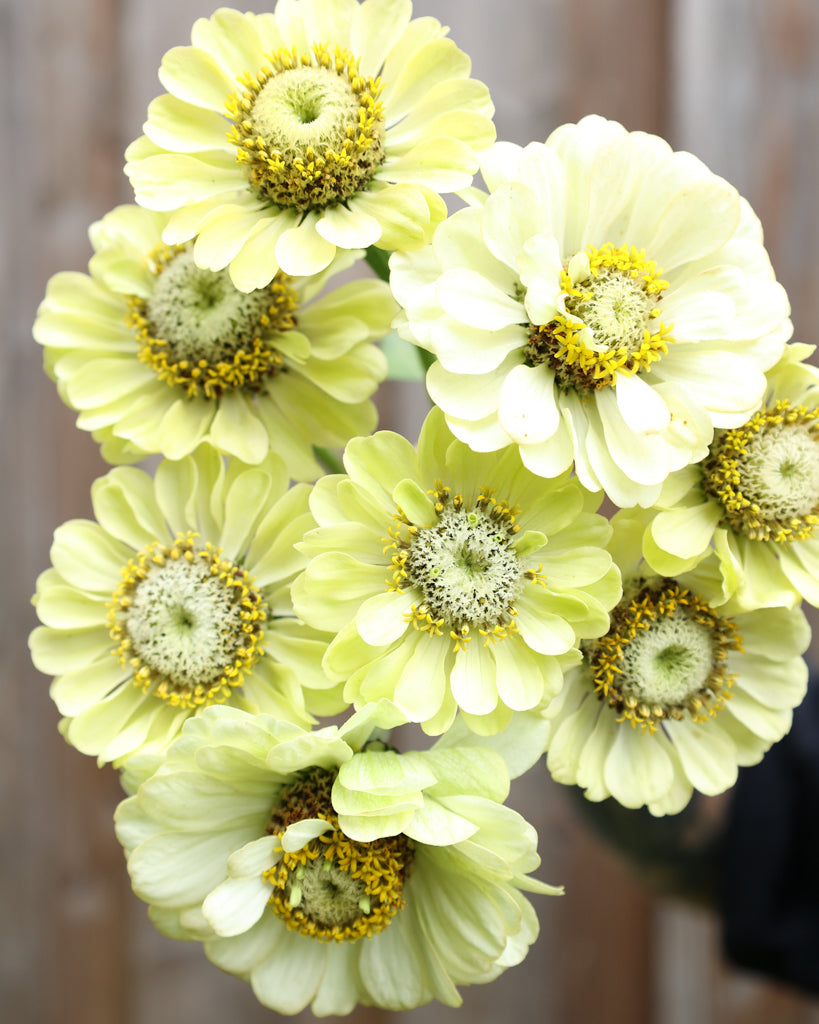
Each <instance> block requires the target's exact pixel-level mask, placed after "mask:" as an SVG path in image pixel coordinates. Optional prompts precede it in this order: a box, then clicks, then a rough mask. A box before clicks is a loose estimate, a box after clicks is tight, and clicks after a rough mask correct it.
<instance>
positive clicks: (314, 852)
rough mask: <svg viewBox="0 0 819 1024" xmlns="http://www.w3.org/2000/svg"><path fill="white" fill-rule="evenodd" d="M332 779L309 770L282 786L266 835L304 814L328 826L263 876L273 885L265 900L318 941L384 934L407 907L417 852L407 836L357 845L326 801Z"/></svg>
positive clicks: (322, 771)
mask: <svg viewBox="0 0 819 1024" xmlns="http://www.w3.org/2000/svg"><path fill="white" fill-rule="evenodd" d="M335 777H336V772H335V771H329V770H327V769H325V768H311V769H309V770H308V771H306V772H304V773H303V774H302V776H301V778H299V780H298V781H297V782H294V783H293V784H292V785H290V786H286V787H285V788H284V789H283V790H282V791H281V793H280V794H279V802H278V804H277V805H276V807H275V808H274V810H273V813H272V815H271V818H270V824H269V825H268V828H267V831H268V833H270V834H272V835H280V834H281V833H283V832H284V831H285V829H286V828H287V827H288V826H289V825H292V824H294V823H295V822H297V821H302V820H304V819H305V818H323V819H324V820H326V821H328V822H329V823H330V824H331V825H332V826H333V828H332V830H329V831H328V832H326V833H324V835H321V836H319V837H318V838H317V839H313V840H311V841H310V842H309V843H307V845H306V846H303V847H302V849H300V850H297V851H296V852H294V853H285V854H284V855H283V857H282V859H281V860H280V861H279V863H278V864H276V866H275V867H273V868H271V869H270V870H268V871H265V872H264V876H263V877H264V878H265V879H266V880H267V881H268V882H270V884H271V885H272V886H273V894H272V895H271V897H270V900H269V904H268V905H269V906H270V908H271V910H272V911H273V913H274V914H276V916H277V917H280V918H281V919H282V920H283V921H284V923H285V924H286V925H287V927H288V928H290V929H292V930H293V931H298V932H301V933H302V935H307V936H309V937H310V938H313V939H319V940H321V941H323V942H328V941H330V940H331V939H334V940H335V941H337V942H355V941H356V940H357V939H361V938H363V937H364V936H372V935H377V934H378V932H381V931H383V930H384V929H385V928H386V927H387V925H388V924H389V923H390V921H391V920H392V918H393V917H394V916H395V915H396V914H397V913H398V911H399V910H401V908H402V907H403V906H404V905H405V900H404V896H403V889H404V883H405V882H406V880H407V877H408V875H409V870H410V867H411V865H412V860H413V857H414V849H413V845H412V841H411V840H410V839H408V838H407V837H406V836H404V835H397V836H390V837H387V838H385V839H376V840H374V841H373V842H371V843H359V842H354V841H353V840H352V839H348V838H347V837H346V836H345V835H344V833H343V832H341V831H339V828H338V818H337V817H336V815H335V812H334V811H333V805H332V802H331V799H330V794H331V791H332V787H333V782H334V780H335Z"/></svg>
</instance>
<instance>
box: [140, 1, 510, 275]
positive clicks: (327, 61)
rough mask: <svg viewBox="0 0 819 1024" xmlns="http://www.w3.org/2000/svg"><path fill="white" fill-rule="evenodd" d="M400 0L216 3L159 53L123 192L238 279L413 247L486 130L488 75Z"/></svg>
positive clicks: (486, 141) (468, 172)
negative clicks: (245, 8)
mask: <svg viewBox="0 0 819 1024" xmlns="http://www.w3.org/2000/svg"><path fill="white" fill-rule="evenodd" d="M411 15H412V4H411V3H410V0H365V2H364V3H358V2H357V0H279V3H278V4H277V5H276V9H275V11H274V12H273V13H272V14H259V15H253V14H240V13H239V12H238V11H234V10H230V9H229V8H221V9H219V10H218V11H216V13H215V14H214V15H213V16H212V17H211V18H209V19H204V18H202V19H200V20H198V21H197V22H196V23H195V24H194V26H193V31H192V33H191V39H192V42H193V46H187V47H184V46H180V47H176V48H174V49H173V50H170V51H169V52H168V53H167V54H166V55H165V57H164V59H163V61H162V66H161V68H160V71H159V77H160V80H161V81H162V84H163V85H164V86H165V88H166V89H167V90H168V92H167V94H166V95H164V96H161V97H159V98H158V99H156V100H155V101H154V102H153V103H152V104H151V105H150V107H149V109H148V120H147V122H146V124H145V126H144V131H145V136H143V137H142V138H140V139H138V140H137V141H136V142H135V143H134V144H133V145H132V146H131V147H130V148H129V149H128V152H127V154H126V158H127V160H128V164H127V165H126V168H125V170H126V173H127V174H128V175H129V176H130V178H131V183H132V185H133V186H134V191H135V192H136V197H137V202H139V203H140V204H142V205H144V206H147V207H148V208H149V209H154V210H168V211H174V212H173V214H172V216H171V219H170V222H169V224H168V226H167V228H166V229H165V232H164V239H165V241H166V242H167V243H169V244H171V245H176V244H179V243H180V242H184V241H187V240H188V239H191V238H193V237H194V236H198V237H197V241H196V245H195V247H194V258H195V260H196V262H197V264H198V265H199V266H201V267H207V268H209V269H211V270H221V269H222V268H223V267H226V266H228V265H230V274H231V277H232V278H233V281H234V282H235V284H236V286H237V287H238V288H240V289H241V290H242V291H251V290H253V289H256V288H262V287H264V286H265V285H267V284H268V283H269V282H270V281H271V280H272V278H273V276H274V274H275V273H276V272H277V270H282V271H284V272H285V273H287V274H292V275H296V276H302V275H307V274H316V273H318V272H319V271H321V270H323V269H324V268H325V267H326V266H328V265H329V263H330V261H331V260H332V259H333V256H334V255H335V252H336V248H337V247H338V248H341V249H358V248H364V247H366V246H369V245H377V246H379V247H381V248H384V249H398V248H400V249H413V248H418V247H420V246H421V245H423V244H424V243H425V242H426V241H428V240H429V237H430V234H431V231H432V229H433V228H434V226H435V225H436V224H437V223H438V222H440V221H441V220H442V219H443V218H444V217H445V216H446V207H445V205H444V203H443V200H441V198H440V196H439V195H438V193H441V192H451V191H454V190H455V189H459V188H465V187H466V186H468V185H470V184H471V181H472V176H473V174H474V173H475V172H476V171H477V168H478V164H477V159H476V155H475V153H476V150H479V149H483V148H485V147H487V146H489V145H491V143H492V142H493V141H494V137H495V132H494V126H493V125H492V122H491V120H490V119H491V116H492V113H493V107H492V103H491V100H490V98H489V93H488V91H487V89H486V86H484V85H482V84H481V83H480V82H476V81H474V80H472V79H470V78H469V72H470V61H469V58H468V57H467V56H466V54H464V53H462V52H461V51H460V50H459V49H458V48H457V47H456V46H455V44H454V43H452V42H451V41H450V40H448V39H446V38H445V36H446V32H447V29H446V28H444V27H443V26H441V24H440V23H439V22H438V21H436V20H435V19H434V18H418V19H416V20H414V21H411V20H410V19H411Z"/></svg>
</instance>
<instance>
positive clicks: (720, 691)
mask: <svg viewBox="0 0 819 1024" xmlns="http://www.w3.org/2000/svg"><path fill="white" fill-rule="evenodd" d="M675 615H678V616H681V617H682V618H684V619H685V620H687V621H688V622H690V623H693V624H695V625H696V626H699V627H702V630H703V633H707V635H709V636H710V640H711V650H710V651H709V653H708V660H709V662H710V668H709V671H708V672H707V674H706V678H704V679H701V680H699V681H698V682H697V683H692V684H691V686H690V687H687V688H686V693H685V695H684V696H683V697H682V698H681V699H672V700H668V701H660V700H657V699H655V700H649V699H646V697H645V696H643V695H641V692H640V691H639V690H637V691H635V690H634V689H633V687H634V686H635V682H634V681H633V680H632V679H631V678H630V669H629V664H628V658H629V648H630V645H634V644H635V643H636V644H640V643H641V642H644V641H641V639H640V637H641V635H642V636H643V637H647V636H649V635H650V634H651V632H652V630H656V629H657V627H658V625H659V624H660V623H662V622H663V620H666V621H668V620H670V619H673V617H674V616H675ZM668 646H669V647H671V646H673V645H672V644H669V645H668ZM729 651H742V638H741V636H740V634H739V632H738V631H737V628H736V625H735V623H734V622H733V620H731V619H728V618H724V617H721V616H719V615H717V614H716V613H715V612H714V611H713V610H712V609H711V607H710V606H709V605H708V603H707V602H706V601H704V600H703V599H702V598H700V597H698V596H697V595H695V594H692V593H691V592H690V591H689V590H686V589H684V588H682V587H681V586H680V585H679V584H678V583H677V582H676V581H674V580H662V581H660V583H659V584H658V585H657V586H650V585H645V586H643V587H642V588H641V589H640V590H639V591H638V593H637V594H636V595H635V596H634V597H633V598H631V599H629V600H624V601H622V602H621V603H620V604H619V605H618V606H617V607H616V608H614V609H613V611H612V612H611V626H610V628H609V631H608V633H607V634H606V635H605V636H603V637H601V638H600V639H598V640H595V641H593V642H592V643H590V644H588V645H586V660H587V662H588V664H589V666H590V668H591V678H592V684H593V686H594V691H595V693H596V694H597V696H598V698H599V699H600V700H602V701H605V702H606V703H607V704H608V705H609V706H610V707H611V708H613V709H614V710H615V712H616V713H617V714H618V719H617V721H618V722H629V723H630V724H631V726H632V727H633V728H638V727H639V728H640V729H642V731H643V732H644V733H645V732H649V733H653V732H655V731H656V729H657V727H658V726H659V725H660V723H661V722H662V721H663V720H665V719H667V718H671V719H675V720H682V719H684V718H685V717H686V716H688V717H690V718H691V719H693V721H695V722H703V721H706V720H707V719H708V718H709V717H713V716H714V715H715V714H716V713H717V711H718V710H719V709H720V708H721V707H723V706H724V705H725V702H726V701H727V700H729V699H730V696H731V694H730V689H731V687H732V685H733V682H734V679H735V677H734V676H733V675H730V674H728V673H727V672H726V660H727V657H728V653H729ZM658 653H660V654H661V653H662V651H661V650H660V651H659V652H658Z"/></svg>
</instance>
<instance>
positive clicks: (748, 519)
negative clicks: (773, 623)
mask: <svg viewBox="0 0 819 1024" xmlns="http://www.w3.org/2000/svg"><path fill="white" fill-rule="evenodd" d="M813 351H814V346H812V345H789V346H788V347H787V349H786V351H785V354H784V355H783V357H782V359H781V360H780V361H779V363H777V365H776V366H775V367H774V369H773V370H772V371H771V372H770V373H769V374H768V389H767V392H766V395H765V399H764V402H763V405H762V407H761V408H760V409H758V410H757V412H755V413H754V415H753V416H752V417H751V419H750V420H749V421H748V422H747V423H746V424H745V425H744V426H742V427H735V428H734V429H733V430H720V431H718V432H717V434H716V437H715V438H714V441H713V443H712V445H711V448H710V451H709V453H708V455H707V457H706V458H705V459H704V461H703V462H701V463H699V464H698V465H696V466H689V467H688V468H687V469H684V470H680V472H679V473H674V474H672V475H671V476H670V477H669V478H668V480H667V481H666V484H665V485H664V486H663V490H662V492H661V494H660V497H659V498H658V500H657V504H656V506H655V508H654V509H652V510H651V511H650V512H649V513H647V514H646V515H645V517H644V519H643V521H644V522H645V523H646V524H647V531H646V536H645V540H644V545H643V550H644V554H645V556H646V559H647V560H648V561H649V562H650V563H651V565H652V566H653V568H654V569H656V570H657V571H658V572H664V573H667V574H673V573H675V572H683V571H685V570H686V569H688V568H691V567H692V566H693V565H695V564H696V563H697V562H698V561H699V560H700V559H702V558H703V557H705V555H706V554H708V552H709V551H711V550H712V549H713V550H716V551H717V552H718V554H719V555H720V557H721V559H722V562H723V571H724V572H725V573H726V575H727V577H728V578H729V580H730V583H731V585H730V592H731V593H732V594H733V598H734V601H735V602H739V603H741V604H742V605H743V606H747V607H755V606H759V605H761V604H768V605H773V604H777V605H784V606H786V607H792V606H793V605H796V604H798V603H799V600H800V598H804V599H805V600H806V601H808V602H810V604H812V605H814V606H819V534H818V533H817V527H819V370H817V368H816V367H815V366H811V365H809V364H807V363H805V362H804V360H805V359H806V358H807V357H808V356H810V355H811V354H812V353H813Z"/></svg>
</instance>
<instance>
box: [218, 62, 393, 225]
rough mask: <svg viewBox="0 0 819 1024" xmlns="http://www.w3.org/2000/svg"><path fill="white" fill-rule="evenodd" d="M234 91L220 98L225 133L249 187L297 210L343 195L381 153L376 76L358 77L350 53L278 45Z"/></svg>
mask: <svg viewBox="0 0 819 1024" xmlns="http://www.w3.org/2000/svg"><path fill="white" fill-rule="evenodd" d="M268 60H269V62H270V66H265V67H264V68H262V70H261V71H259V73H258V74H257V75H255V76H253V75H250V74H245V75H244V76H242V78H241V79H240V81H241V82H242V84H243V85H244V86H245V90H244V92H243V93H242V95H241V96H239V95H234V96H232V97H231V98H230V99H229V100H228V104H227V106H228V111H229V113H230V116H231V118H232V119H233V128H232V129H231V132H230V133H229V136H228V138H229V139H230V141H231V142H232V143H233V144H234V145H235V146H236V147H237V154H236V155H237V159H238V160H239V161H240V162H241V163H243V164H244V165H245V166H246V167H247V171H248V176H249V180H250V185H251V188H253V190H254V191H255V192H256V193H257V194H258V195H259V196H260V197H261V198H263V199H267V200H269V201H270V202H272V203H274V204H275V205H276V206H282V207H289V208H294V209H297V210H301V211H304V212H306V211H308V210H315V209H323V208H324V207H326V206H328V205H332V204H335V203H340V202H345V201H346V200H347V199H349V198H350V197H351V196H353V195H355V194H356V193H357V192H360V191H361V190H362V189H364V188H366V187H367V185H368V184H369V181H370V179H371V178H372V176H373V175H374V174H375V172H376V170H377V169H378V167H379V165H380V164H381V163H382V161H383V160H384V112H383V108H382V106H381V103H380V102H379V100H378V96H379V93H380V92H381V80H380V79H377V78H376V79H372V78H364V77H362V76H361V75H360V74H359V72H358V61H357V59H356V58H355V57H354V56H353V54H352V53H350V52H349V51H346V50H340V49H339V48H338V47H336V49H335V50H333V51H332V52H331V51H330V50H329V49H328V48H327V46H325V45H324V44H321V43H316V44H314V45H313V47H312V52H311V53H306V54H300V53H299V52H298V51H297V50H296V49H293V50H278V51H277V52H275V53H273V54H270V56H269V57H268Z"/></svg>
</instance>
